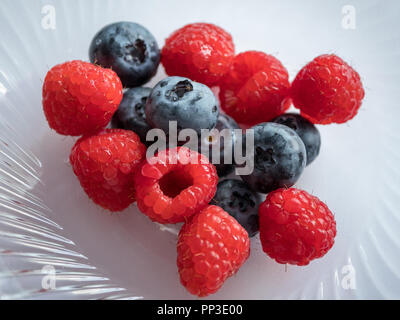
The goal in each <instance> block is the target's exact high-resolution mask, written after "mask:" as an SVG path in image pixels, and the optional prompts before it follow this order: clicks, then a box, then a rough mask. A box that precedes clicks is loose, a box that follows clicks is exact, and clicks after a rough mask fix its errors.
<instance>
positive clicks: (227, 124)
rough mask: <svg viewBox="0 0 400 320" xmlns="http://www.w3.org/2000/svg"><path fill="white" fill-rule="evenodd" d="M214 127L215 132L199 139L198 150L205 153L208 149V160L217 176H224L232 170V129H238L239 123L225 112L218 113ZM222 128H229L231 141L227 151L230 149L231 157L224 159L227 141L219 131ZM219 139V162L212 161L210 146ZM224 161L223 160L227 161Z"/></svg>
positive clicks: (233, 142) (233, 133)
mask: <svg viewBox="0 0 400 320" xmlns="http://www.w3.org/2000/svg"><path fill="white" fill-rule="evenodd" d="M215 129H217V130H218V132H216V133H215V134H214V133H213V132H211V134H210V135H209V136H207V137H205V138H204V139H203V140H201V139H199V146H198V150H200V152H201V153H203V154H205V153H206V150H207V149H208V157H209V159H210V162H211V163H213V164H214V165H215V167H216V169H217V173H218V176H219V177H224V176H226V175H228V174H230V173H232V172H233V170H234V168H235V167H234V165H233V160H234V149H233V148H234V144H235V131H234V129H240V127H239V125H238V124H237V123H236V121H235V120H233V119H232V118H231V117H229V116H228V115H226V114H222V113H221V114H220V115H219V116H218V119H217V124H216V125H215ZM224 129H229V130H230V139H231V140H230V141H231V146H230V148H231V149H230V150H228V151H227V152H230V151H231V154H232V158H231V159H225V143H228V142H229V141H228V140H227V142H225V141H224V139H225V138H224V136H223V134H222V133H221V131H222V130H224ZM218 140H219V147H220V149H219V164H216V163H214V162H215V161H214V160H213V153H212V147H213V145H215V143H217V142H218ZM228 160H229V163H226V164H225V162H228Z"/></svg>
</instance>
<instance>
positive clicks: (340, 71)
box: [291, 54, 364, 124]
mask: <svg viewBox="0 0 400 320" xmlns="http://www.w3.org/2000/svg"><path fill="white" fill-rule="evenodd" d="M291 97H292V99H293V104H294V106H295V107H296V108H298V109H300V110H301V115H302V116H303V117H305V118H307V119H309V120H310V121H311V122H313V123H319V124H329V123H333V122H335V123H344V122H346V121H348V120H350V119H352V118H353V117H354V116H355V115H356V114H357V111H358V109H359V108H360V107H361V103H362V100H363V98H364V89H363V85H362V83H361V80H360V76H359V74H358V73H357V72H356V71H355V70H354V69H353V68H352V67H350V66H349V65H348V64H347V63H346V62H344V61H343V60H342V59H340V58H339V57H338V56H336V55H334V54H330V55H322V56H319V57H317V58H315V59H314V60H313V61H311V62H310V63H309V64H307V65H306V66H305V67H304V68H303V69H301V70H300V72H299V73H298V74H297V76H296V78H295V79H294V81H293V83H292V88H291Z"/></svg>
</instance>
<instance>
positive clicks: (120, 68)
mask: <svg viewBox="0 0 400 320" xmlns="http://www.w3.org/2000/svg"><path fill="white" fill-rule="evenodd" d="M89 59H90V62H92V63H95V64H99V65H101V66H103V67H105V68H111V69H113V70H114V71H115V72H116V73H117V74H118V76H119V77H120V79H121V81H122V84H123V85H124V87H137V86H141V85H142V84H144V83H146V82H147V81H149V80H150V79H151V78H152V77H153V76H154V75H155V74H156V72H157V68H158V65H159V63H160V50H159V48H158V44H157V41H156V39H155V38H154V37H153V35H152V34H151V33H150V32H149V31H148V30H147V29H146V28H145V27H143V26H141V25H140V24H137V23H134V22H116V23H113V24H109V25H107V26H105V27H104V28H103V29H101V30H100V31H99V32H98V33H97V34H96V35H95V36H94V38H93V40H92V42H91V44H90V48H89Z"/></svg>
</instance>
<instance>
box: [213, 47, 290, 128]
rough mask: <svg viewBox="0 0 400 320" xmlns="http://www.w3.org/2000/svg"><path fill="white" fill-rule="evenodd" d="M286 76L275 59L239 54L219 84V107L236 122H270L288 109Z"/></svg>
mask: <svg viewBox="0 0 400 320" xmlns="http://www.w3.org/2000/svg"><path fill="white" fill-rule="evenodd" d="M289 87H290V84H289V75H288V72H287V70H286V69H285V67H284V66H283V65H282V63H281V62H280V61H279V60H278V59H276V58H275V57H273V56H271V55H268V54H265V53H263V52H258V51H246V52H243V53H240V54H238V55H237V56H236V57H235V60H234V62H233V64H232V66H231V69H230V71H229V73H227V74H226V76H225V77H224V78H223V79H222V81H221V83H220V92H219V98H220V100H221V107H222V108H223V109H224V110H225V112H226V113H227V114H228V115H230V116H231V117H233V118H234V119H235V120H236V121H237V122H239V123H243V124H248V125H254V124H258V123H260V122H266V121H270V120H272V119H273V118H275V117H277V116H279V115H280V114H282V113H284V112H285V111H286V110H287V109H288V108H289V106H290V100H289V99H285V98H287V96H288V95H289Z"/></svg>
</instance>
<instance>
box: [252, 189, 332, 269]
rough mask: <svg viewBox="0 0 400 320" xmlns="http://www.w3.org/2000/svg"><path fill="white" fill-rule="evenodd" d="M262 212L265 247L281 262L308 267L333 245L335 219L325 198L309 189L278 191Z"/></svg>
mask: <svg viewBox="0 0 400 320" xmlns="http://www.w3.org/2000/svg"><path fill="white" fill-rule="evenodd" d="M258 212H259V219H260V239H261V243H262V246H263V250H264V252H265V253H267V254H268V255H269V256H270V257H271V258H273V259H275V260H276V261H277V262H279V263H289V264H297V265H299V266H304V265H307V264H309V263H310V261H311V260H313V259H316V258H321V257H322V256H323V255H325V254H326V253H327V252H328V250H329V249H330V248H331V247H332V246H333V243H334V241H335V236H336V222H335V218H334V217H333V215H332V213H331V211H330V210H329V209H328V207H327V206H326V205H325V204H324V203H323V202H322V201H320V200H319V199H318V198H317V197H314V196H312V195H310V194H308V193H307V192H306V191H303V190H299V189H295V188H290V189H278V190H275V191H273V192H271V193H269V194H268V196H267V199H266V200H265V201H264V202H263V203H262V204H261V205H260V207H259V210H258Z"/></svg>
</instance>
